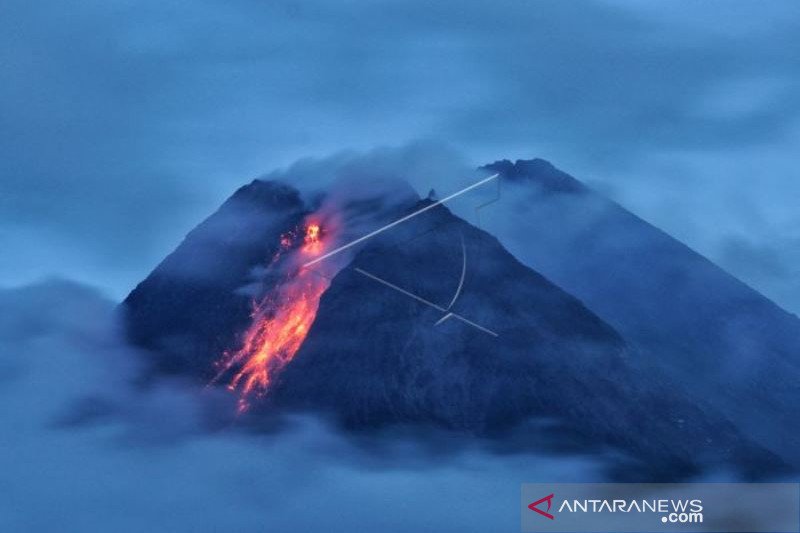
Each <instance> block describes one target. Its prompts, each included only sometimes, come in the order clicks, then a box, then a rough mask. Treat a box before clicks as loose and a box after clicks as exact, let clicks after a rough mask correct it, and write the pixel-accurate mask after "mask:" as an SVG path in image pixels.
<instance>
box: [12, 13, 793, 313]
mask: <svg viewBox="0 0 800 533" xmlns="http://www.w3.org/2000/svg"><path fill="white" fill-rule="evenodd" d="M797 35H800V3H797V2H795V1H786V2H779V1H771V2H748V3H740V2H733V1H724V2H723V1H720V2H703V3H700V2H682V3H678V2H638V3H634V2H623V1H603V2H600V1H598V2H569V3H567V2H560V1H553V2H510V1H500V2H486V1H472V0H460V1H458V2H455V1H445V2H436V3H423V2H409V1H405V0H404V1H396V2H368V1H365V0H356V1H346V2H336V3H330V2H322V1H311V2H305V3H302V4H296V3H293V2H283V1H274V2H253V1H249V0H235V1H225V2H222V1H208V0H202V1H195V2H174V1H159V2H151V1H145V2H124V1H102V2H101V1H86V2H79V3H64V2H55V1H45V2H37V3H31V2H24V1H21V0H8V1H6V2H4V3H3V5H2V7H0V64H2V67H3V72H4V79H5V83H3V84H1V85H0V249H2V254H0V286H14V285H19V284H22V283H27V282H31V281H34V280H38V279H41V278H43V277H50V276H58V277H66V278H70V279H75V280H78V281H81V282H84V283H88V284H90V285H94V286H97V287H99V288H100V289H101V290H102V291H103V292H104V293H105V294H106V295H108V296H110V297H112V298H115V299H119V298H122V297H123V296H124V295H125V294H126V293H127V292H128V291H129V290H130V288H131V287H132V286H134V285H135V284H136V283H137V282H138V281H139V280H141V279H142V278H143V277H144V276H145V275H146V274H147V273H148V272H149V271H150V270H151V269H152V268H153V267H154V266H155V265H156V264H157V263H158V261H159V260H160V259H161V258H162V257H163V256H164V255H165V254H166V253H168V252H169V251H170V250H171V249H173V248H174V247H175V245H176V244H177V243H178V242H179V241H180V239H181V238H182V237H183V235H185V233H186V232H187V231H188V230H189V229H191V228H192V227H193V226H194V225H195V224H196V223H197V222H198V221H199V220H201V219H202V218H204V217H205V216H207V215H208V214H209V213H210V212H211V211H213V210H214V209H215V208H216V207H217V206H218V205H219V203H220V202H221V201H223V200H224V199H225V198H226V197H227V196H228V195H229V194H230V193H231V192H232V191H233V190H234V189H235V188H236V187H238V186H239V185H241V184H243V183H245V182H247V181H250V180H251V179H252V178H254V177H257V176H259V175H261V174H264V173H267V172H269V171H271V170H273V169H276V168H280V167H285V166H287V165H289V164H291V163H292V162H293V161H295V160H297V159H299V158H303V157H324V156H328V155H330V154H332V153H335V152H338V151H341V150H358V151H366V150H370V149H372V148H375V147H378V146H403V145H405V144H407V143H409V142H415V141H420V140H422V141H432V142H436V143H444V144H446V145H448V146H450V147H451V149H453V150H455V151H457V152H459V153H461V154H462V155H463V157H464V158H465V159H466V160H467V161H469V162H470V163H471V164H474V165H478V164H483V163H486V162H490V161H493V160H496V159H501V158H510V159H515V158H532V157H542V158H544V159H547V160H549V161H551V162H552V163H553V164H555V165H556V166H558V167H559V168H561V169H563V170H565V171H567V172H569V173H571V174H573V175H574V176H576V177H577V178H579V179H582V180H584V181H585V182H587V183H588V184H590V185H591V186H593V187H595V188H597V189H598V190H600V191H601V192H603V193H605V194H608V195H610V196H611V197H612V198H614V199H615V200H617V201H619V202H620V203H622V204H623V205H624V206H626V207H628V208H629V209H631V210H632V211H634V212H635V213H637V214H638V215H640V216H641V217H643V218H645V219H646V220H648V221H650V222H652V223H654V224H656V225H657V226H659V227H661V228H662V229H664V230H665V231H667V232H669V233H671V234H672V235H674V236H676V237H677V238H679V239H681V240H683V241H684V242H686V243H688V244H690V245H691V246H693V247H694V248H696V249H697V250H698V251H700V252H701V253H703V254H705V255H707V256H708V257H710V258H711V259H713V260H714V261H716V262H718V263H719V264H721V265H722V266H723V267H725V268H726V269H728V270H729V271H731V272H733V273H734V274H735V275H737V276H739V277H740V278H742V279H743V280H745V281H746V282H748V283H749V284H751V285H752V286H754V287H756V288H757V289H759V290H760V291H762V292H763V293H765V294H767V295H768V296H769V297H771V298H773V299H774V300H775V301H777V302H778V303H780V304H781V305H783V306H784V307H785V308H787V309H788V310H790V311H793V312H795V313H800V276H798V265H800V210H798V209H797V206H798V205H800V179H798V178H800V176H798V170H797V169H798V165H797V162H796V154H797V153H800V40H798V38H797ZM447 185H448V184H447V183H445V182H443V181H442V180H441V179H438V180H437V177H436V176H432V178H431V186H435V187H437V188H442V189H446V188H447Z"/></svg>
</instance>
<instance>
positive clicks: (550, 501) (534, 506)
mask: <svg viewBox="0 0 800 533" xmlns="http://www.w3.org/2000/svg"><path fill="white" fill-rule="evenodd" d="M544 502H547V511H549V510H550V508H551V507H552V506H553V494H551V495H549V496H545V497H544V498H542V499H540V500H536V501H535V502H533V503H532V504H530V505H529V506H528V509H530V510H531V511H536V512H537V513H539V514H540V515H542V516H544V517H545V518H549V519H550V520H554V519H555V517H554V516H553V515H551V514H550V513H548V512H547V511H542V510H541V509H539V507H537V506H538V505H541V504H543V503H544Z"/></svg>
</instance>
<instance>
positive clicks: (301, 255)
mask: <svg viewBox="0 0 800 533" xmlns="http://www.w3.org/2000/svg"><path fill="white" fill-rule="evenodd" d="M301 236H302V242H298V241H299V238H300V237H301ZM332 240H333V236H332V235H331V232H330V230H329V228H328V226H327V225H326V227H325V230H323V227H322V225H321V222H320V221H319V220H318V219H317V218H315V217H313V216H312V217H309V218H308V219H307V220H306V221H305V224H304V225H303V227H302V228H299V229H298V230H295V231H291V232H288V233H285V234H283V235H281V241H280V247H279V249H278V251H277V252H276V254H275V255H274V256H273V258H272V260H271V261H270V264H269V267H276V266H278V265H280V266H283V265H287V264H288V265H289V271H288V273H287V274H286V275H285V278H284V280H283V281H282V282H281V283H279V284H278V285H277V286H276V287H275V288H273V289H272V290H271V291H269V292H268V293H267V294H266V295H264V296H263V297H261V298H260V299H257V300H255V301H254V302H253V312H252V313H251V315H250V316H251V318H252V322H251V324H250V327H248V329H247V331H246V332H245V333H244V335H243V338H242V343H241V347H240V348H239V349H238V350H236V351H234V352H225V354H224V355H223V357H222V359H221V360H220V361H219V362H218V363H217V367H218V368H219V369H220V370H219V372H218V373H217V375H216V376H215V378H214V380H213V381H212V383H213V382H216V381H218V380H220V379H221V378H222V377H223V376H224V375H226V374H228V373H229V371H230V370H231V369H234V368H235V369H237V370H236V373H235V374H234V375H233V377H232V378H231V380H230V382H229V383H228V389H229V390H231V391H238V393H239V401H238V404H237V412H239V413H243V412H245V411H247V409H248V408H249V407H250V403H251V401H252V399H253V398H259V397H262V396H264V395H265V394H266V393H267V391H268V390H269V387H270V385H271V384H272V383H273V382H274V380H275V377H276V375H277V374H278V373H279V372H280V370H281V369H282V368H283V367H284V366H286V365H287V364H288V363H289V362H290V361H291V360H292V358H293V357H294V355H295V354H296V353H297V350H299V349H300V346H301V345H302V344H303V341H304V340H305V338H306V335H307V334H308V330H309V329H310V327H311V324H313V322H314V318H315V317H316V315H317V308H318V306H319V299H320V297H321V296H322V293H323V292H325V290H326V289H327V288H328V286H329V285H330V277H331V276H332V275H333V274H334V273H335V272H329V273H328V272H321V271H320V270H318V269H311V268H302V267H300V266H299V265H302V264H303V263H305V262H307V261H308V260H310V259H313V258H314V257H316V256H318V255H320V254H322V253H323V252H324V251H325V249H326V248H327V246H326V245H327V244H328V243H329V242H330V241H332ZM329 270H330V267H329Z"/></svg>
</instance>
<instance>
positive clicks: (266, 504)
mask: <svg viewBox="0 0 800 533" xmlns="http://www.w3.org/2000/svg"><path fill="white" fill-rule="evenodd" d="M113 308H114V304H113V302H110V301H108V300H106V299H104V298H103V297H102V296H100V295H99V293H98V292H96V291H95V290H93V289H92V288H89V287H86V286H81V285H77V284H74V283H71V282H65V281H50V282H46V283H42V284H38V285H34V286H27V287H23V288H16V289H6V290H0V354H1V355H0V415H1V416H2V420H3V421H4V424H3V430H2V433H3V435H2V438H0V441H2V442H3V453H2V454H0V470H2V472H3V473H4V475H3V476H2V477H0V491H1V492H2V493H3V495H4V497H3V498H2V500H0V529H1V530H3V531H52V530H60V531H95V530H113V531H120V532H123V531H135V532H140V531H170V532H179V531H220V530H228V531H310V530H315V529H316V530H324V531H355V530H364V531H378V530H381V531H401V530H402V531H409V530H411V531H460V532H463V531H488V530H494V531H516V530H518V527H519V514H518V513H519V511H518V505H519V490H520V487H519V486H520V483H522V482H531V481H589V480H598V479H599V478H600V476H601V474H600V472H601V467H600V465H599V464H598V463H597V462H595V461H593V460H589V459H577V458H549V457H548V458H541V457H535V456H531V455H493V454H490V453H487V452H483V451H479V450H476V449H473V450H462V451H460V452H459V453H454V454H450V455H447V456H446V457H437V458H435V459H434V458H432V457H431V456H430V455H429V454H426V453H422V452H420V450H419V449H418V448H416V445H415V444H413V443H410V442H394V443H389V446H390V447H391V448H392V449H391V452H389V453H390V456H389V457H388V458H387V456H383V457H382V456H381V455H376V454H374V453H366V452H365V451H364V450H363V448H361V447H359V446H358V445H357V444H355V443H354V442H353V441H352V440H349V439H346V438H344V436H342V435H341V434H339V433H338V432H336V431H335V430H333V429H330V428H328V427H327V426H325V425H324V424H322V423H321V422H319V421H316V420H313V419H300V420H296V421H294V423H292V424H290V425H289V426H288V427H287V428H286V429H284V430H282V431H280V432H276V433H271V434H258V435H254V434H251V433H247V432H244V431H240V430H238V429H237V428H236V427H230V426H229V427H221V428H220V427H219V424H216V425H215V424H210V423H209V413H213V412H216V411H219V410H223V409H226V408H228V407H230V405H229V402H230V399H229V398H227V395H226V394H219V395H218V394H217V393H215V392H213V391H201V390H197V389H194V388H192V387H190V386H188V385H185V384H181V383H161V384H155V385H147V386H142V385H137V384H136V376H137V373H138V366H137V354H136V352H135V351H134V350H133V349H131V348H129V347H128V346H126V345H125V344H124V343H123V342H121V341H120V337H119V335H118V332H117V330H116V326H115V323H114V320H113V318H112V311H113ZM211 428H214V429H211Z"/></svg>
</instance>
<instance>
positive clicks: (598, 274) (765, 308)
mask: <svg viewBox="0 0 800 533" xmlns="http://www.w3.org/2000/svg"><path fill="white" fill-rule="evenodd" d="M485 169H486V171H488V172H500V173H501V175H502V177H503V179H504V180H505V182H504V186H503V187H504V188H503V191H504V201H505V204H504V208H505V209H504V216H505V220H504V221H502V222H499V221H497V220H496V219H495V220H494V221H493V220H492V219H488V225H489V228H488V229H489V230H490V231H492V232H493V233H494V234H495V235H497V236H498V237H499V238H500V239H501V241H502V242H503V244H504V245H505V246H507V247H508V248H509V250H511V252H512V253H514V254H515V255H516V256H517V257H519V258H520V260H522V261H523V262H524V263H525V264H526V265H529V266H531V267H532V268H535V269H536V270H538V271H540V272H542V273H543V274H544V275H545V276H547V277H548V278H549V279H551V280H553V281H554V282H555V283H556V284H558V285H559V286H560V287H562V288H564V289H565V290H567V291H568V292H570V293H571V294H574V295H575V296H577V297H578V298H580V299H581V301H583V302H584V303H585V304H586V305H587V306H588V307H589V308H590V309H592V311H594V312H595V313H597V314H598V315H599V316H601V317H603V319H604V320H607V321H608V322H609V323H610V324H611V325H613V326H614V327H615V328H616V329H617V330H618V331H619V332H620V333H621V334H622V335H623V336H624V337H625V339H626V340H627V341H629V342H630V344H631V346H632V347H634V348H635V349H636V350H637V351H638V352H639V353H641V354H642V355H641V357H640V358H639V359H638V360H637V364H638V365H639V366H640V367H641V368H642V369H643V370H644V371H646V372H649V373H655V374H656V375H663V376H665V377H666V378H668V379H670V380H671V381H672V383H673V384H674V385H675V386H676V387H680V388H681V389H683V391H684V393H686V394H688V395H690V397H693V398H696V399H698V400H701V399H702V401H705V402H707V403H709V404H710V405H713V406H714V407H715V408H716V409H718V410H719V411H721V412H723V413H725V414H726V416H727V417H728V418H730V419H731V420H734V421H735V422H736V424H737V426H739V427H740V428H742V429H743V431H745V432H746V433H747V434H748V435H751V436H752V438H753V439H754V440H756V441H758V442H760V443H761V444H762V445H764V446H767V447H769V448H770V449H773V450H774V451H776V452H778V453H780V454H781V455H783V456H785V457H792V458H793V459H792V460H793V462H794V463H795V464H797V465H800V433H798V432H797V430H796V428H797V427H800V320H798V318H797V317H796V316H794V315H792V314H790V313H787V312H786V311H784V310H783V309H781V308H780V307H778V306H777V305H775V304H774V303H773V302H771V301H770V300H768V299H767V298H765V297H764V296H762V295H761V294H759V293H758V292H756V291H755V290H753V289H751V288H750V287H748V286H747V285H745V284H744V283H742V282H741V281H739V280H737V279H735V278H734V277H733V276H731V275H730V274H728V273H727V272H725V271H723V270H722V269H720V268H719V267H717V266H716V265H714V264H713V263H711V262H710V261H708V260H707V259H706V258H704V257H702V256H701V255H699V254H697V253H696V252H694V251H693V250H691V249H690V248H689V247H687V246H685V245H684V244H682V243H681V242H679V241H677V240H675V239H673V238H672V237H670V236H669V235H667V234H665V233H664V232H662V231H661V230H659V229H657V228H655V227H653V226H652V225H650V224H648V223H647V222H645V221H644V220H642V219H640V218H638V217H636V216H635V215H633V214H632V213H630V212H628V211H626V210H625V209H623V208H622V207H620V206H619V205H618V204H616V203H614V202H611V201H609V200H607V199H605V198H603V197H602V196H600V195H599V194H597V193H595V192H593V191H592V190H591V189H589V188H587V187H585V186H581V187H574V186H565V184H568V183H572V182H576V183H577V180H575V179H574V178H571V177H570V176H568V175H567V174H565V173H563V172H561V171H558V170H555V169H554V167H552V165H549V163H544V162H541V160H534V161H517V162H516V163H511V162H509V161H500V162H497V163H494V164H491V165H488V166H486V167H485ZM554 176H556V177H557V178H558V179H555V178H554ZM493 222H494V224H493ZM517 229H520V231H517Z"/></svg>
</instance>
